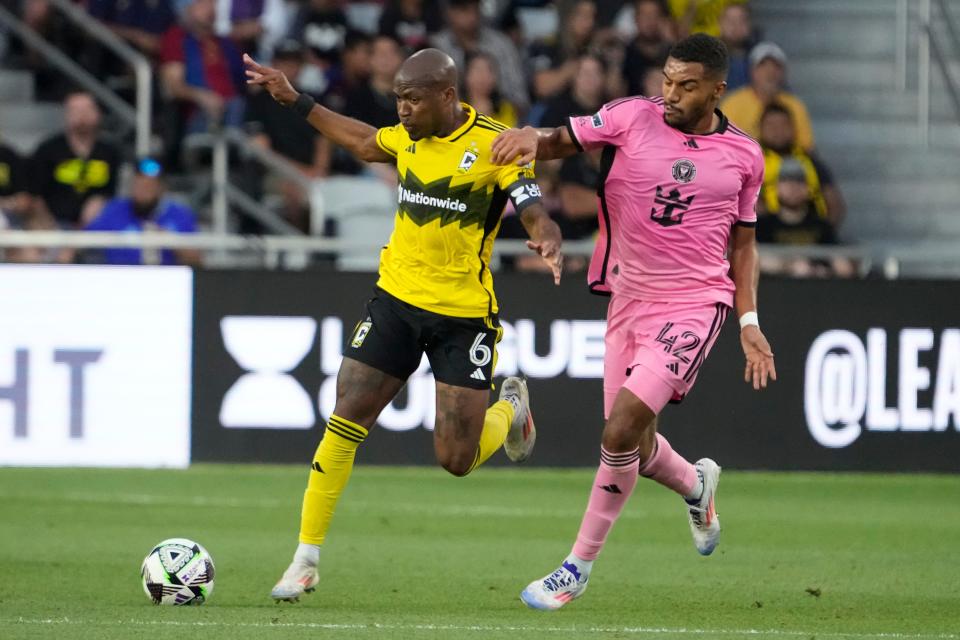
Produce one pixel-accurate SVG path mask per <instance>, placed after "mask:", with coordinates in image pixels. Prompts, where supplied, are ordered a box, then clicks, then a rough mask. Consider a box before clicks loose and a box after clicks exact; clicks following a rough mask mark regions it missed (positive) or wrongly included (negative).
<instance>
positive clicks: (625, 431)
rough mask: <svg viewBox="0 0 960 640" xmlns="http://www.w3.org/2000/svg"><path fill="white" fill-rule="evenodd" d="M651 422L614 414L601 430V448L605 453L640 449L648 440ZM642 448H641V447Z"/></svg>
mask: <svg viewBox="0 0 960 640" xmlns="http://www.w3.org/2000/svg"><path fill="white" fill-rule="evenodd" d="M652 426H653V421H651V420H644V419H638V417H637V416H631V415H626V414H620V415H617V414H614V415H611V416H610V419H609V420H608V421H607V424H606V426H605V427H604V428H603V448H604V449H606V450H607V451H614V452H620V451H632V450H633V449H636V448H637V447H641V445H643V444H644V443H645V442H646V441H647V440H649V438H648V437H647V432H648V431H651V430H652ZM641 448H642V447H641Z"/></svg>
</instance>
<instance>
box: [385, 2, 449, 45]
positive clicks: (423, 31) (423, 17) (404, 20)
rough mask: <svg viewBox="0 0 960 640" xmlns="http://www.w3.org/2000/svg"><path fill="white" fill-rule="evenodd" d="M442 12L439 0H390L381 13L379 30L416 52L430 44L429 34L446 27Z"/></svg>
mask: <svg viewBox="0 0 960 640" xmlns="http://www.w3.org/2000/svg"><path fill="white" fill-rule="evenodd" d="M441 16H442V14H441V12H440V7H439V6H438V3H437V2H436V0H390V2H387V4H386V6H384V8H383V13H382V14H381V15H380V34H381V35H386V36H391V37H393V38H395V39H396V40H397V41H398V42H400V43H401V44H402V45H403V47H404V48H405V49H406V52H407V53H413V52H414V51H419V50H420V49H424V48H426V47H428V46H429V45H430V36H431V35H433V34H435V33H437V32H438V31H440V29H441V28H442V27H443V18H442V17H441Z"/></svg>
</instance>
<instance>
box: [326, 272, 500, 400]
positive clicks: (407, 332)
mask: <svg viewBox="0 0 960 640" xmlns="http://www.w3.org/2000/svg"><path fill="white" fill-rule="evenodd" d="M364 311H365V313H364V317H363V319H362V320H361V321H360V322H358V323H357V326H356V328H355V329H354V330H353V334H352V335H351V336H350V339H349V340H348V341H347V344H346V347H345V348H344V353H343V356H344V357H345V358H352V359H353V360H357V361H358V362H362V363H364V364H367V365H370V366H371V367H373V368H374V369H378V370H380V371H383V372H384V373H387V374H390V375H391V376H394V377H395V378H400V379H401V380H406V379H407V378H409V377H410V375H411V374H413V372H414V371H416V370H417V367H419V366H420V360H421V358H422V357H423V354H424V353H426V354H427V359H428V360H429V361H430V367H431V368H432V369H433V377H434V378H436V380H437V381H438V382H443V383H445V384H449V385H453V386H456V387H469V388H471V389H489V388H490V381H491V379H492V378H493V370H494V367H495V366H496V362H497V351H496V345H497V343H498V342H500V338H501V336H502V335H503V329H502V328H501V327H500V321H499V320H498V319H497V316H496V315H493V316H489V317H486V318H454V317H452V316H444V315H440V314H439V313H433V312H432V311H427V310H425V309H421V308H419V307H415V306H414V305H412V304H408V303H406V302H404V301H403V300H399V299H397V298H395V297H393V296H392V295H390V294H389V293H387V292H386V291H384V290H383V289H380V288H376V289H375V290H374V296H373V297H372V298H370V300H368V301H367V304H366V308H365V309H364Z"/></svg>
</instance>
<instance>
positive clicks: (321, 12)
mask: <svg viewBox="0 0 960 640" xmlns="http://www.w3.org/2000/svg"><path fill="white" fill-rule="evenodd" d="M290 35H291V36H292V37H294V38H296V39H297V40H299V41H300V42H301V43H302V44H303V45H304V46H305V47H307V48H308V50H309V51H310V53H311V54H312V58H313V59H312V60H310V62H312V63H317V64H320V65H321V66H322V67H326V66H331V65H333V64H335V63H337V62H338V61H339V59H340V52H341V51H342V50H343V46H344V43H345V41H346V37H347V16H346V14H344V12H343V11H342V10H341V9H340V3H339V2H337V0H308V1H307V2H306V3H305V4H304V5H303V7H302V8H301V9H300V11H299V12H298V13H297V17H296V18H295V19H294V21H293V30H292V31H291V34H290Z"/></svg>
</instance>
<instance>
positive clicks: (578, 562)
mask: <svg viewBox="0 0 960 640" xmlns="http://www.w3.org/2000/svg"><path fill="white" fill-rule="evenodd" d="M563 563H564V564H567V563H570V564H572V565H573V566H575V567H576V568H577V570H578V571H579V572H580V575H581V576H583V579H584V580H586V579H587V578H589V577H590V571H591V570H592V569H593V560H584V559H582V558H578V557H577V556H575V555H574V554H573V553H571V554H570V555H568V556H567V557H566V558H565V559H564V561H563Z"/></svg>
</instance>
